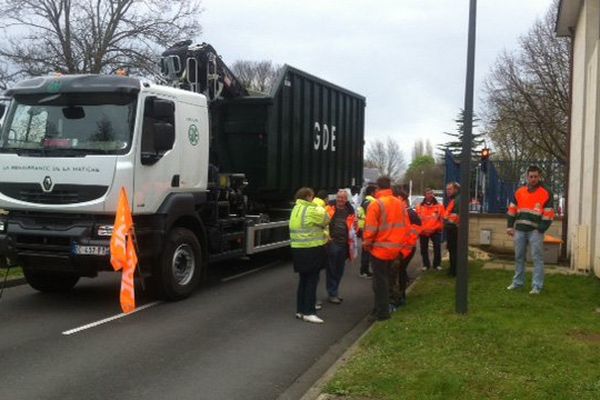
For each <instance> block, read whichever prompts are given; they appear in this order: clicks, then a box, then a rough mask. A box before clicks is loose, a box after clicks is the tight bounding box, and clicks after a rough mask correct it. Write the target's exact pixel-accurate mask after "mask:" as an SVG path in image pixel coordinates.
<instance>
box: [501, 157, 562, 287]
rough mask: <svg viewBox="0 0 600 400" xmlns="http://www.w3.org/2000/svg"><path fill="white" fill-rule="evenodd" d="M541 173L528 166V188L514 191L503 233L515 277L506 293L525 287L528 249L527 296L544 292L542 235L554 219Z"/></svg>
mask: <svg viewBox="0 0 600 400" xmlns="http://www.w3.org/2000/svg"><path fill="white" fill-rule="evenodd" d="M541 179H542V171H541V170H540V168H539V167H537V166H535V165H531V166H530V167H529V168H528V169H527V185H525V186H522V187H521V188H519V189H517V191H516V192H515V195H514V197H513V199H512V201H511V203H510V205H509V207H508V221H507V223H508V226H507V229H506V233H507V234H508V235H509V236H512V237H513V239H514V242H515V276H514V277H513V281H512V283H511V284H510V285H509V286H508V287H507V289H508V290H514V289H518V288H520V287H523V286H524V285H525V255H526V251H527V245H528V244H529V246H531V256H532V258H533V280H532V282H531V291H530V292H529V294H540V292H541V291H542V289H543V288H544V233H545V232H546V231H547V230H548V228H550V224H552V220H553V219H554V207H552V193H550V191H549V190H548V189H546V188H545V187H544V186H543V185H542V183H541Z"/></svg>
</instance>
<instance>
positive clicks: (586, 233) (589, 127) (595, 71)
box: [567, 0, 600, 276]
mask: <svg viewBox="0 0 600 400" xmlns="http://www.w3.org/2000/svg"><path fill="white" fill-rule="evenodd" d="M599 36H600V0H586V1H584V2H583V5H582V7H581V9H580V12H579V18H578V21H577V25H576V27H575V32H574V37H573V51H574V54H573V90H572V93H573V101H572V114H571V149H570V174H569V205H568V206H569V229H568V240H569V241H568V247H567V250H568V253H569V255H570V256H571V265H572V267H573V268H574V269H577V270H589V269H593V270H594V272H595V273H596V275H597V276H600V247H599V246H600V207H598V202H599V201H600V165H599V164H600V154H599V151H598V149H599V148H600V135H599V125H598V118H600V109H599V107H598V100H599V96H600V87H599V70H600V68H599V66H600V42H599Z"/></svg>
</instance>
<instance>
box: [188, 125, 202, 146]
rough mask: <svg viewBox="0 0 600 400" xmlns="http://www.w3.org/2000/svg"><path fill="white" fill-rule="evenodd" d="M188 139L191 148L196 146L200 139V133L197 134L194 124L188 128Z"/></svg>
mask: <svg viewBox="0 0 600 400" xmlns="http://www.w3.org/2000/svg"><path fill="white" fill-rule="evenodd" d="M188 139H189V140H190V143H191V144H192V146H195V145H197V144H198V140H199V139H200V133H199V132H198V128H197V127H196V125H194V124H192V125H190V127H189V128H188Z"/></svg>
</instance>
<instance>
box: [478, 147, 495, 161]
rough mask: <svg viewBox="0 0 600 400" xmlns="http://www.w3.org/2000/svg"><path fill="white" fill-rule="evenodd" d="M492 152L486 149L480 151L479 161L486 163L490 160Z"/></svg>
mask: <svg viewBox="0 0 600 400" xmlns="http://www.w3.org/2000/svg"><path fill="white" fill-rule="evenodd" d="M491 153H492V152H491V151H490V149H488V148H487V147H484V148H483V149H481V161H487V160H488V159H489V158H490V154H491Z"/></svg>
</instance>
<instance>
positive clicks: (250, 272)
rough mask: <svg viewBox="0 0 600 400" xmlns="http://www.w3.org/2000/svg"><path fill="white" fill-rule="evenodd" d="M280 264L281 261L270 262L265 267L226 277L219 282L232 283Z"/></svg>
mask: <svg viewBox="0 0 600 400" xmlns="http://www.w3.org/2000/svg"><path fill="white" fill-rule="evenodd" d="M280 263H281V261H272V262H270V263H268V264H266V265H263V266H262V267H258V268H254V269H251V270H250V271H246V272H242V273H241V274H237V275H233V276H228V277H227V278H223V279H221V282H228V281H232V280H234V279H237V278H241V277H242V276H246V275H250V274H253V273H255V272H258V271H262V270H263V269H267V268H271V267H273V266H275V265H277V264H280Z"/></svg>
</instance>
